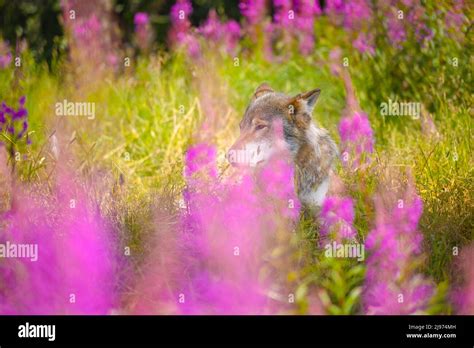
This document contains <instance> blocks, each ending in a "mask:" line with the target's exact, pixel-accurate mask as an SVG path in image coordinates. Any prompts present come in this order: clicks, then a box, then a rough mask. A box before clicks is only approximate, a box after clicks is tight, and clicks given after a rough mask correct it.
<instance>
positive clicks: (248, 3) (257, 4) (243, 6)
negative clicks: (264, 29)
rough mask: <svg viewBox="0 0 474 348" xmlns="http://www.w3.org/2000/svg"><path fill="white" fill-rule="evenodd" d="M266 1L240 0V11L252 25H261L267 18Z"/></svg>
mask: <svg viewBox="0 0 474 348" xmlns="http://www.w3.org/2000/svg"><path fill="white" fill-rule="evenodd" d="M265 3H266V1H265V0H240V2H239V9H240V12H241V13H242V15H243V16H244V17H245V18H246V19H247V22H248V23H249V24H250V25H255V24H257V23H259V22H260V21H261V20H262V19H263V17H264V16H265V10H266V4H265Z"/></svg>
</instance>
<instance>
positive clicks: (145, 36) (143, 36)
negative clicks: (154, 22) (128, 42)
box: [133, 12, 153, 51]
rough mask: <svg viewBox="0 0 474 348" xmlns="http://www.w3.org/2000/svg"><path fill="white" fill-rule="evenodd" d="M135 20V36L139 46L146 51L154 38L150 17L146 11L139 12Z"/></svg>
mask: <svg viewBox="0 0 474 348" xmlns="http://www.w3.org/2000/svg"><path fill="white" fill-rule="evenodd" d="M133 22H134V24H135V37H136V40H137V44H138V47H139V48H140V49H141V50H142V51H146V50H147V49H148V48H149V46H150V43H151V40H152V39H153V34H152V32H151V28H150V18H149V16H148V14H147V13H145V12H137V13H136V14H135V17H134V19H133Z"/></svg>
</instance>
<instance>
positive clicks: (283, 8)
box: [273, 0, 294, 28]
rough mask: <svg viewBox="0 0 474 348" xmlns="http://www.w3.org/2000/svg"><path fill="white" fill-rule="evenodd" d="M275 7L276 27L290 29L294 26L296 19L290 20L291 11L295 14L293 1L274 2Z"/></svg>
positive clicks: (274, 0) (277, 0)
mask: <svg viewBox="0 0 474 348" xmlns="http://www.w3.org/2000/svg"><path fill="white" fill-rule="evenodd" d="M273 7H274V9H275V14H274V15H273V20H274V22H275V24H276V25H279V26H282V27H287V28H288V27H289V26H291V25H292V24H293V21H294V19H290V11H293V12H294V7H293V1H292V0H273Z"/></svg>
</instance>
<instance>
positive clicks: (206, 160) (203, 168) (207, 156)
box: [184, 144, 217, 179]
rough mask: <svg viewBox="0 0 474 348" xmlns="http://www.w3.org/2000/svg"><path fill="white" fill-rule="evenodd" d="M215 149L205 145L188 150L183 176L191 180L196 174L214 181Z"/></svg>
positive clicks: (215, 173)
mask: <svg viewBox="0 0 474 348" xmlns="http://www.w3.org/2000/svg"><path fill="white" fill-rule="evenodd" d="M216 156H217V154H216V149H215V147H212V146H209V145H207V144H199V145H196V146H194V147H192V148H190V149H189V150H188V151H187V152H186V156H185V163H186V166H185V169H184V175H185V176H186V177H187V178H191V177H192V176H193V175H195V174H196V173H204V175H205V176H206V177H209V178H213V179H215V178H216V177H217V168H216V167H215V162H216Z"/></svg>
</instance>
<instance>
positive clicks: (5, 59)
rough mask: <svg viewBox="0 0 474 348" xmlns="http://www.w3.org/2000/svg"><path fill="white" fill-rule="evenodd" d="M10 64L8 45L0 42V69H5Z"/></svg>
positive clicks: (10, 57) (10, 55)
mask: <svg viewBox="0 0 474 348" xmlns="http://www.w3.org/2000/svg"><path fill="white" fill-rule="evenodd" d="M11 62H12V54H11V52H10V48H9V47H8V43H7V42H5V41H0V69H5V68H6V67H8V66H9V65H10V63H11Z"/></svg>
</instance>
